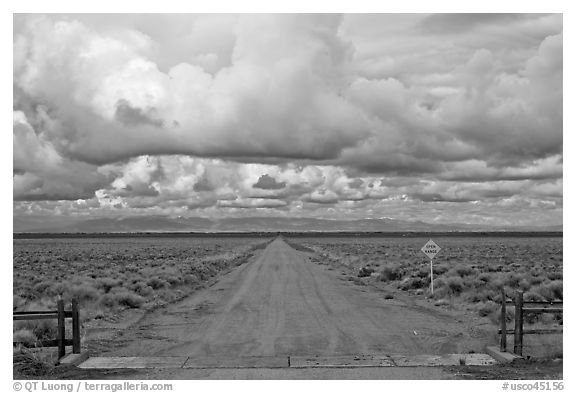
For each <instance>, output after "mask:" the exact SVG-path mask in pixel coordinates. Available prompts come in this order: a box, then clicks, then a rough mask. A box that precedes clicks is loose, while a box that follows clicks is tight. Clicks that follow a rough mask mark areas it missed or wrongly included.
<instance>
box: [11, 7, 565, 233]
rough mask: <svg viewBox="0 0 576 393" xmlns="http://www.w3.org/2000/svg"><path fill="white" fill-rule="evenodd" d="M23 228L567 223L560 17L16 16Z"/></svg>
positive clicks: (16, 158) (17, 204) (17, 175)
mask: <svg viewBox="0 0 576 393" xmlns="http://www.w3.org/2000/svg"><path fill="white" fill-rule="evenodd" d="M13 44H14V46H13V48H14V65H13V83H14V97H13V108H14V109H13V197H14V205H13V213H14V216H15V217H18V216H40V217H41V216H46V217H47V216H52V217H53V216H59V217H78V216H81V217H82V216H85V217H102V216H107V217H118V216H142V215H166V216H184V217H196V216H199V217H231V216H232V217H239V216H289V217H322V218H338V219H342V218H344V219H346V218H350V219H353V218H379V217H391V218H396V219H402V220H422V221H426V222H430V223H434V222H439V223H471V224H488V225H558V224H562V195H563V192H562V165H563V155H562V141H563V134H562V51H563V49H562V48H563V36H562V16H561V15H557V14H556V15H554V14H552V15H540V14H529V15H516V14H364V15H363V14H352V15H333V14H330V15H322V14H314V15H304V14H300V15H287V14H283V15H271V14H260V15H241V16H238V15H224V14H213V15H190V14H188V15H187V14H162V15H154V14H148V15H131V14H122V15H120V14H118V15H98V14H83V15H54V14H51V15H22V14H20V15H15V16H14V39H13Z"/></svg>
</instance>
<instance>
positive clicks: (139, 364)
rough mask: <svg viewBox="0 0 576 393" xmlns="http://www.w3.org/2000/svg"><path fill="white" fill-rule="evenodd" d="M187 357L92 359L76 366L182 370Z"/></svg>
mask: <svg viewBox="0 0 576 393" xmlns="http://www.w3.org/2000/svg"><path fill="white" fill-rule="evenodd" d="M187 359H188V357H187V356H165V357H164V356H163V357H94V358H89V359H88V360H86V361H85V362H83V363H81V364H79V365H78V368H83V369H86V368H101V369H112V368H182V366H184V363H185V362H186V360H187Z"/></svg>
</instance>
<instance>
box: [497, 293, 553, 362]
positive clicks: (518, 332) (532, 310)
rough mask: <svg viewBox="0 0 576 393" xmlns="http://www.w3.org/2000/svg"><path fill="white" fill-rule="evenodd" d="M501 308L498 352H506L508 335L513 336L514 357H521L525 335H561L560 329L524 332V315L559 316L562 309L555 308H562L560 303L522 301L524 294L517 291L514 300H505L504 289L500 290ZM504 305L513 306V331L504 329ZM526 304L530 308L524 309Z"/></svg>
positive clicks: (528, 330)
mask: <svg viewBox="0 0 576 393" xmlns="http://www.w3.org/2000/svg"><path fill="white" fill-rule="evenodd" d="M501 293H502V308H501V314H500V329H499V330H498V334H500V351H501V352H506V336H507V335H508V334H514V353H515V354H516V355H520V356H522V349H523V345H524V340H523V336H524V335H525V334H555V333H562V332H563V330H562V329H527V330H524V315H525V314H546V313H550V314H561V313H563V308H560V307H557V306H562V305H563V302H562V301H557V300H555V301H551V302H542V301H534V302H531V301H526V302H525V301H524V292H522V291H517V292H516V296H515V298H514V300H511V299H507V298H506V293H505V292H504V288H502V292H501ZM506 304H514V329H507V328H506ZM525 304H528V305H530V306H532V307H524V305H525ZM534 306H549V307H534Z"/></svg>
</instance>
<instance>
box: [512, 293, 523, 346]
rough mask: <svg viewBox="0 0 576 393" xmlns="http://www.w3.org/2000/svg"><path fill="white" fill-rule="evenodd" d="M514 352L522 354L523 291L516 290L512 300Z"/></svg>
mask: <svg viewBox="0 0 576 393" xmlns="http://www.w3.org/2000/svg"><path fill="white" fill-rule="evenodd" d="M514 303H515V304H514V306H515V310H514V353H515V354H516V355H520V356H522V334H523V330H524V328H523V326H522V325H523V323H524V310H523V307H524V292H522V291H517V292H516V299H515V302H514Z"/></svg>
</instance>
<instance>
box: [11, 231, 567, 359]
mask: <svg viewBox="0 0 576 393" xmlns="http://www.w3.org/2000/svg"><path fill="white" fill-rule="evenodd" d="M427 240H428V238H418V237H410V238H402V237H318V236H314V237H312V236H310V237H299V238H277V239H275V240H273V238H259V237H253V238H250V237H246V238H238V237H217V236H215V237H208V238H207V237H203V238H187V237H179V238H169V237H168V238H166V237H164V238H150V237H140V238H129V237H128V238H86V239H28V240H24V239H18V240H14V288H13V291H14V309H15V310H34V309H50V308H53V307H54V302H55V300H56V298H57V297H58V296H62V297H63V298H64V299H65V300H69V299H71V298H72V297H75V298H78V299H79V300H80V304H81V309H82V310H83V312H82V319H83V332H84V333H83V334H84V336H83V346H84V348H85V350H88V351H89V352H90V353H91V354H97V355H107V356H108V355H109V356H173V355H186V356H191V357H193V358H197V359H200V358H208V359H212V360H213V361H215V362H222V361H223V356H224V357H226V358H227V359H228V361H230V359H241V358H248V357H251V358H255V357H267V358H268V359H274V358H278V357H282V356H286V355H292V356H342V355H356V356H358V355H366V354H376V355H379V354H384V355H386V354H403V355H418V354H448V353H462V354H465V353H471V352H482V351H483V347H484V346H485V345H487V344H495V343H497V339H498V336H497V334H496V331H497V329H498V315H499V308H498V307H499V305H498V302H499V301H500V298H499V296H500V288H504V289H505V291H506V293H507V294H509V295H510V296H511V295H513V293H514V291H516V290H523V291H525V296H526V298H527V299H534V300H544V301H549V300H561V299H562V298H563V295H562V262H563V261H562V238H561V237H439V238H434V240H435V241H436V243H438V244H439V245H440V247H442V250H441V251H440V253H439V254H438V256H437V257H436V259H435V260H434V287H435V291H434V294H432V293H430V290H429V284H430V264H429V260H428V258H427V257H426V256H425V255H424V254H423V253H422V252H421V251H420V248H421V247H422V246H423V245H424V243H426V241H427ZM511 311H512V310H510V312H511ZM512 318H513V314H511V313H509V315H507V319H509V320H510V321H512ZM527 322H528V323H530V324H532V325H534V326H548V327H551V326H555V327H558V326H561V324H562V319H561V316H560V317H558V316H555V315H545V316H543V317H538V318H533V319H531V320H529V321H527ZM14 327H15V332H14V335H15V338H16V337H17V338H19V339H20V340H21V341H28V345H34V342H35V341H36V340H38V339H41V338H46V336H49V335H53V334H54V329H55V327H54V326H53V324H50V321H39V322H33V321H32V322H19V323H15V324H14ZM526 344H527V346H526V348H527V351H528V353H530V354H531V355H533V356H561V354H562V337H561V335H553V336H550V337H547V336H538V337H533V338H530V340H527V341H526ZM231 361H232V362H233V361H234V360H231Z"/></svg>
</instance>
